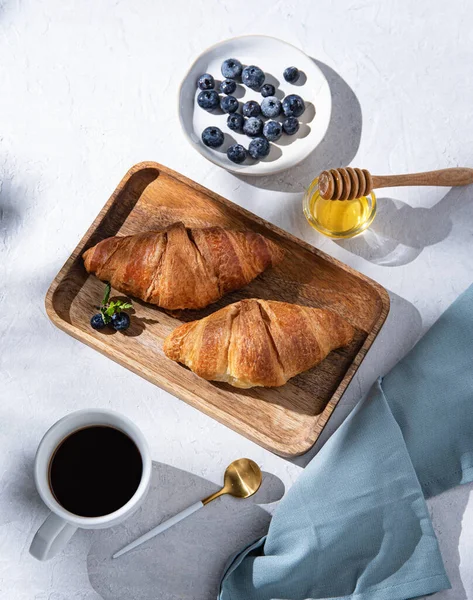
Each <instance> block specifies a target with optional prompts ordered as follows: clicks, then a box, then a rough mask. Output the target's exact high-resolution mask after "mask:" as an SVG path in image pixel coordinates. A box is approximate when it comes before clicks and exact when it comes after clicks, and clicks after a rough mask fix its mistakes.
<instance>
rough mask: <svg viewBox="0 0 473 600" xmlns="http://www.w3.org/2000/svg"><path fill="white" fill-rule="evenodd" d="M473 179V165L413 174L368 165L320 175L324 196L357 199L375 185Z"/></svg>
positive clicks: (457, 182)
mask: <svg viewBox="0 0 473 600" xmlns="http://www.w3.org/2000/svg"><path fill="white" fill-rule="evenodd" d="M469 183H473V169H468V168H466V167H456V168H454V169H440V170H439V171H427V172H425V173H411V174H409V175H381V176H379V175H371V173H370V172H369V171H367V170H366V169H352V168H351V167H346V169H343V168H341V169H330V170H329V171H322V173H321V174H320V175H319V182H318V186H319V194H320V196H321V197H322V198H323V199H324V200H354V199H355V198H360V197H361V196H367V195H368V194H369V193H370V192H371V191H372V190H373V189H374V188H383V187H400V186H403V185H438V186H448V187H452V186H457V185H468V184H469Z"/></svg>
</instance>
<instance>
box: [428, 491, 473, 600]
mask: <svg viewBox="0 0 473 600" xmlns="http://www.w3.org/2000/svg"><path fill="white" fill-rule="evenodd" d="M472 491H473V484H471V483H470V484H468V485H460V486H458V487H456V488H454V489H452V490H448V491H447V492H445V493H443V494H440V496H436V497H435V498H430V500H428V505H429V511H430V516H431V518H432V522H433V525H434V531H435V533H436V535H437V539H438V542H439V546H440V552H441V553H442V558H443V561H444V565H445V570H446V571H447V575H448V578H449V579H450V583H451V584H452V589H451V590H445V591H443V592H439V593H437V594H435V598H436V599H438V600H453V598H454V599H455V600H468V594H467V593H466V590H465V587H464V585H463V582H462V578H461V571H460V563H461V557H460V552H459V545H460V537H461V534H462V516H463V514H464V512H465V509H466V507H467V505H468V500H469V497H470V494H471V492H472ZM464 572H465V571H464Z"/></svg>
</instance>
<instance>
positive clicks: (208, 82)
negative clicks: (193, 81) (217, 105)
mask: <svg viewBox="0 0 473 600" xmlns="http://www.w3.org/2000/svg"><path fill="white" fill-rule="evenodd" d="M197 87H198V88H199V89H200V90H213V88H214V87H215V80H214V78H213V77H212V75H210V73H204V74H203V75H201V76H200V77H199V79H198V80H197Z"/></svg>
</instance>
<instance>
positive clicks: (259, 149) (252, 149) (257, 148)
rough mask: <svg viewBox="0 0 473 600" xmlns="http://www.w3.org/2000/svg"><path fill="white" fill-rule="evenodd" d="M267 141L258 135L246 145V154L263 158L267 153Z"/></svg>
mask: <svg viewBox="0 0 473 600" xmlns="http://www.w3.org/2000/svg"><path fill="white" fill-rule="evenodd" d="M269 150H270V147H269V142H268V140H267V139H266V138H264V137H258V138H255V139H254V140H251V142H250V145H249V146H248V154H249V155H250V156H251V157H252V158H264V157H265V156H268V154H269Z"/></svg>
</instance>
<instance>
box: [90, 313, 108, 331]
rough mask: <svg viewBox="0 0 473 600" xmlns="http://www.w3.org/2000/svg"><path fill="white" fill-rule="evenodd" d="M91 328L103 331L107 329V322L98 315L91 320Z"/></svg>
mask: <svg viewBox="0 0 473 600" xmlns="http://www.w3.org/2000/svg"><path fill="white" fill-rule="evenodd" d="M90 326H91V327H92V329H103V328H104V327H105V321H104V320H103V317H102V315H101V314H100V313H97V314H96V315H94V316H93V317H92V318H91V319H90Z"/></svg>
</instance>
